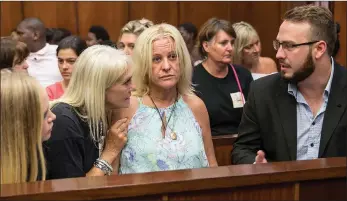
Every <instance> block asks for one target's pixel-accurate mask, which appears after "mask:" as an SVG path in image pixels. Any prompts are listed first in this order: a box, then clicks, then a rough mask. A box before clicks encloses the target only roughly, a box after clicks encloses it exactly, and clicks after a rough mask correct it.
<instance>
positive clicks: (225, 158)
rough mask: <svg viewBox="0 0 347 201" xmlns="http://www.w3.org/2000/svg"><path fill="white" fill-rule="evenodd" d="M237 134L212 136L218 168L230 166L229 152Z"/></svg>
mask: <svg viewBox="0 0 347 201" xmlns="http://www.w3.org/2000/svg"><path fill="white" fill-rule="evenodd" d="M236 138H237V134H230V135H219V136H213V137H212V141H213V146H214V152H215V155H216V159H217V162H218V165H219V166H223V165H231V150H232V149H233V144H234V142H235V140H236Z"/></svg>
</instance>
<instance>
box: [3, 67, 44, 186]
mask: <svg viewBox="0 0 347 201" xmlns="http://www.w3.org/2000/svg"><path fill="white" fill-rule="evenodd" d="M42 91H43V89H42V87H41V86H40V84H39V83H38V82H37V81H36V80H35V79H34V78H33V77H30V76H28V75H27V74H25V73H23V72H10V71H8V72H7V73H2V74H1V140H0V141H1V184H9V183H22V182H28V181H36V180H37V178H38V176H39V177H41V179H42V180H45V178H46V166H45V159H44V155H43V151H42V124H43V111H42V102H41V96H42V94H41V93H43V92H42ZM39 169H41V172H39V171H38V170H39ZM39 173H40V175H39Z"/></svg>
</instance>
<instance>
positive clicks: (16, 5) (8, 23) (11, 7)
mask: <svg viewBox="0 0 347 201" xmlns="http://www.w3.org/2000/svg"><path fill="white" fill-rule="evenodd" d="M0 5H1V17H0V19H1V20H0V25H1V34H0V36H9V35H10V34H11V31H12V30H13V29H15V28H16V27H17V24H18V23H19V22H20V21H21V20H22V19H23V13H22V2H18V1H16V2H9V1H6V2H4V1H1V2H0Z"/></svg>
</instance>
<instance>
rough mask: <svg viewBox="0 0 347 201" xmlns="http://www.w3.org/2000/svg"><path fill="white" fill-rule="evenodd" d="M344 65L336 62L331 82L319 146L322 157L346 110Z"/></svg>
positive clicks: (346, 76) (346, 93)
mask: <svg viewBox="0 0 347 201" xmlns="http://www.w3.org/2000/svg"><path fill="white" fill-rule="evenodd" d="M342 68H343V67H341V66H339V65H338V64H336V63H335V68H334V76H333V80H332V83H331V89H330V94H329V100H328V105H327V108H326V111H325V114H324V121H323V126H322V132H321V141H320V147H319V157H322V154H323V153H324V150H325V148H326V146H327V144H328V141H329V139H330V138H331V136H332V134H333V132H334V130H335V128H336V126H337V125H338V123H339V122H340V119H341V115H342V114H343V113H344V111H345V110H346V105H347V74H346V71H344V70H343V69H342Z"/></svg>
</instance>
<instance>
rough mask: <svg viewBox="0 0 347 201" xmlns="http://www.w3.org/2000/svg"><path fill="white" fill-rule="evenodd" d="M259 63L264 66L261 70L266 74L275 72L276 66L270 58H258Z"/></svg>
mask: <svg viewBox="0 0 347 201" xmlns="http://www.w3.org/2000/svg"><path fill="white" fill-rule="evenodd" d="M260 61H261V62H262V63H263V65H262V66H264V68H263V70H264V71H265V73H266V74H270V73H273V72H277V64H276V62H275V61H274V60H273V59H271V58H270V57H260Z"/></svg>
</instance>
